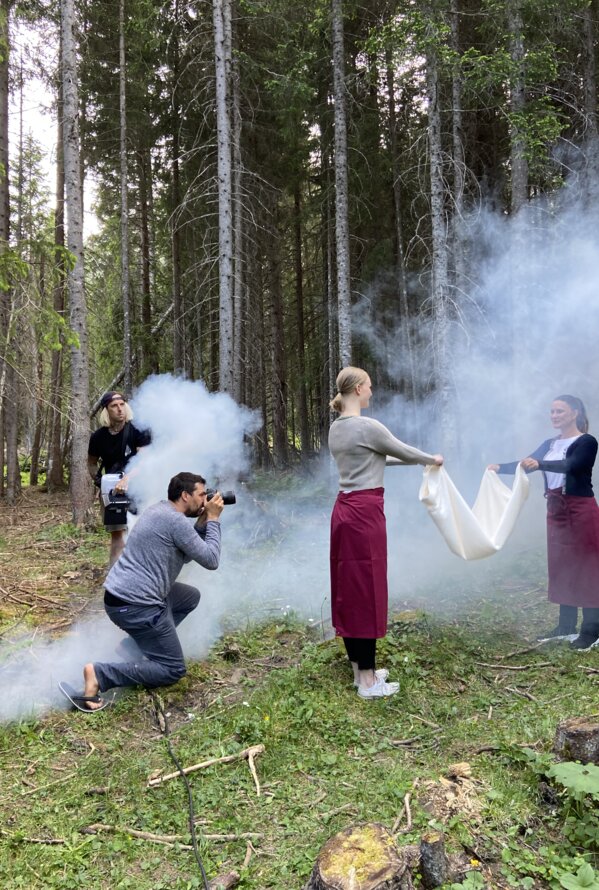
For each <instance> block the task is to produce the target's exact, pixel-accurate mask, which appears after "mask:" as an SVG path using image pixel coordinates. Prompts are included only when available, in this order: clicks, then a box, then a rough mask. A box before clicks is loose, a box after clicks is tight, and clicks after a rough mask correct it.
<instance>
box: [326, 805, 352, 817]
mask: <svg viewBox="0 0 599 890" xmlns="http://www.w3.org/2000/svg"><path fill="white" fill-rule="evenodd" d="M355 809H356V806H355V804H353V803H344V804H343V806H341V807H335V809H334V810H329V811H328V813H321V814H320V818H321V819H331V818H332V817H333V816H337V815H338V813H344V812H345V811H346V810H355Z"/></svg>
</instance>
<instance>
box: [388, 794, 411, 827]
mask: <svg viewBox="0 0 599 890" xmlns="http://www.w3.org/2000/svg"><path fill="white" fill-rule="evenodd" d="M404 813H405V814H406V819H407V822H406V827H405V828H402V830H401V832H400V831H398V828H399V826H400V825H401V820H402V819H403V816H404ZM411 830H412V810H411V809H410V792H409V791H408V793H407V794H406V796H405V797H404V799H403V807H402V808H401V811H400V813H399V816H398V817H397V819H396V820H395V822H394V823H393V828H392V829H391V834H407V833H408V831H411Z"/></svg>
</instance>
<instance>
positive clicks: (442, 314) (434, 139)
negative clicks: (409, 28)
mask: <svg viewBox="0 0 599 890" xmlns="http://www.w3.org/2000/svg"><path fill="white" fill-rule="evenodd" d="M432 44H433V41H432V40H431V41H429V49H428V53H427V71H426V80H427V90H428V99H429V108H428V150H429V166H430V212H431V237H432V268H431V273H432V275H431V278H432V280H431V302H432V306H433V322H434V336H433V350H434V369H435V385H436V388H437V397H438V408H439V419H440V432H441V440H442V443H443V449H444V451H445V452H447V453H448V454H450V455H451V454H454V455H455V453H456V451H457V429H456V423H455V418H456V410H455V409H456V405H455V393H454V387H453V383H452V372H451V365H452V361H451V360H452V356H451V345H450V331H451V321H450V315H449V257H448V253H449V245H448V231H447V218H446V210H445V186H444V177H443V146H442V133H441V108H440V96H439V92H440V71H439V63H438V58H437V55H436V52H435V49H434V46H433V45H432Z"/></svg>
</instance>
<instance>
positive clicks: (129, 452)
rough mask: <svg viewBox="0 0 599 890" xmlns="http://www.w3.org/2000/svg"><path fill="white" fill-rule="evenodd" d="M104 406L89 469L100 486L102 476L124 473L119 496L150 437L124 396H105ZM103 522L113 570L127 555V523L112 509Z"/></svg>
mask: <svg viewBox="0 0 599 890" xmlns="http://www.w3.org/2000/svg"><path fill="white" fill-rule="evenodd" d="M100 404H101V406H102V411H101V412H100V423H101V427H100V429H98V430H96V431H95V433H92V434H91V436H90V440H89V446H88V449H87V467H88V470H89V473H90V476H91V477H92V479H93V480H94V482H95V483H96V484H97V485H100V479H101V476H102V473H120V474H121V478H120V479H119V480H118V482H117V483H116V485H115V486H114V489H115V491H116V492H125V491H126V490H127V484H128V476H127V475H125V468H126V466H127V463H128V462H129V460H130V459H131V458H132V457H134V456H135V455H136V454H137V452H138V451H140V450H141V449H142V448H144V447H145V446H146V445H149V444H150V441H151V440H150V434H149V432H147V431H142V430H139V429H137V427H135V426H133V424H132V423H131V420H132V418H133V412H132V411H131V408H130V407H129V405H128V404H127V402H126V400H125V399H124V397H123V396H122V395H121V393H119V392H107V393H104V395H103V396H102V398H101V400H100ZM98 461H99V462H100V464H99V466H98ZM103 521H104V528H105V529H106V530H107V531H109V532H110V565H109V567H110V566H113V565H114V563H115V562H116V561H117V559H118V558H119V556H120V555H121V553H122V552H123V548H124V546H125V532H126V530H127V523H126V521H125V522H123V517H122V515H120V514H119V513H116V512H115V511H113V510H111V509H110V506H108V507H103Z"/></svg>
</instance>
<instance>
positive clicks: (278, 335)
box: [267, 198, 289, 467]
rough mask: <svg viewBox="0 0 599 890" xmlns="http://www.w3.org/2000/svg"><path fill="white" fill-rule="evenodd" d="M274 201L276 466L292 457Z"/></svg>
mask: <svg viewBox="0 0 599 890" xmlns="http://www.w3.org/2000/svg"><path fill="white" fill-rule="evenodd" d="M275 202H276V198H275V199H274V201H273V212H272V220H273V231H272V232H271V238H270V243H269V245H268V248H267V249H268V265H269V287H270V342H271V348H272V353H271V354H272V378H271V379H272V442H273V457H274V461H275V464H276V466H278V467H285V466H287V463H288V460H289V453H288V441H287V384H286V379H285V333H284V322H283V282H282V280H281V238H280V235H279V226H278V222H279V220H278V208H277V206H276V203H275Z"/></svg>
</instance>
